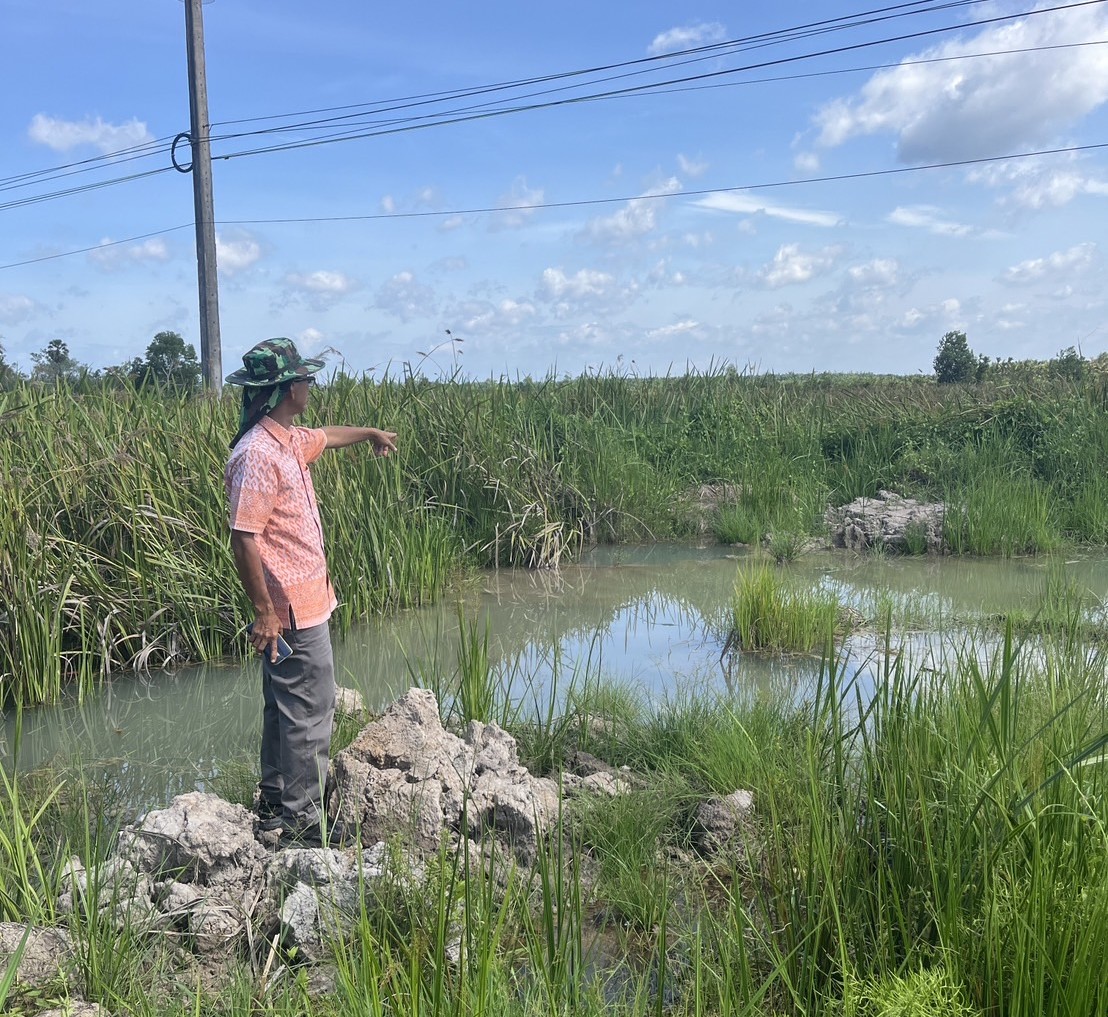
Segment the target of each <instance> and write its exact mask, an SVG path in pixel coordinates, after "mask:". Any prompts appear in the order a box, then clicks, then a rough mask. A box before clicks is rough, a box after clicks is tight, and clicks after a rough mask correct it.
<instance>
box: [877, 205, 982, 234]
mask: <svg viewBox="0 0 1108 1017" xmlns="http://www.w3.org/2000/svg"><path fill="white" fill-rule="evenodd" d="M886 218H887V219H888V221H889V222H891V223H892V224H893V225H894V226H907V227H909V228H910V229H920V230H927V231H928V232H929V233H937V234H939V235H940V236H946V237H964V236H966V235H968V234H969V233H972V232H973V229H972V228H971V227H969V226H967V225H965V224H964V223H959V222H953V221H951V220H949V219H946V218H944V217H943V212H942V209H940V208H936V207H935V206H934V205H902V206H898V207H897V208H894V209H893V210H892V211H891V212H890V213H889V214H888V216H886Z"/></svg>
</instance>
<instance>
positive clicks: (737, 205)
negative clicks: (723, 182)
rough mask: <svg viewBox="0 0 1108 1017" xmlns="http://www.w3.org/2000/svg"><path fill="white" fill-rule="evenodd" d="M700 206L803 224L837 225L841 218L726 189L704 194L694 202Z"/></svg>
mask: <svg viewBox="0 0 1108 1017" xmlns="http://www.w3.org/2000/svg"><path fill="white" fill-rule="evenodd" d="M695 204H696V205H698V206H699V207H700V208H709V209H712V210H713V211H716V212H732V213H734V214H736V215H768V216H771V217H772V218H774V219H784V220H785V222H795V223H800V224H801V225H803V226H824V227H827V226H837V225H838V224H839V223H840V222H842V218H841V217H840V216H838V215H836V214H835V213H833V212H817V211H813V210H810V209H805V208H791V207H790V206H788V205H777V204H775V203H774V202H772V201H767V200H766V199H764V198H760V197H756V196H755V195H753V194H751V193H750V192H749V191H726V192H723V191H721V192H717V193H715V194H708V195H705V196H704V197H703V198H700V199H699V200H698V201H696V202H695Z"/></svg>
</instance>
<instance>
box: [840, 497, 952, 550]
mask: <svg viewBox="0 0 1108 1017" xmlns="http://www.w3.org/2000/svg"><path fill="white" fill-rule="evenodd" d="M945 510H946V507H945V506H944V505H943V504H942V503H941V502H932V503H928V502H920V501H916V500H915V499H914V498H902V497H901V496H900V495H899V494H894V493H893V492H892V491H879V492H878V494H877V497H876V498H856V499H855V500H854V501H852V502H851V503H850V504H849V505H842V506H840V507H838V508H832V509H828V510H827V522H828V524H829V526H830V527H831V543H832V544H833V545H834V546H835V547H845V548H846V549H847V550H850V551H867V550H870V549H871V548H875V547H885V548H888V549H890V550H894V551H904V550H907V549H908V548H909V545H910V542H909V538H910V536H912V535H913V531H915V536H916V537H917V538H918V539H920V540H922V541H925V542H926V546H927V550H928V551H941V550H942V548H943V517H944V514H945Z"/></svg>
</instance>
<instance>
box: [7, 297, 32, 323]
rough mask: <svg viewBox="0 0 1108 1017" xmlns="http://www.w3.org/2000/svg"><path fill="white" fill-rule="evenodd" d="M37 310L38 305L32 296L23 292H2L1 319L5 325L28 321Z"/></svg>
mask: <svg viewBox="0 0 1108 1017" xmlns="http://www.w3.org/2000/svg"><path fill="white" fill-rule="evenodd" d="M36 310H37V305H36V304H35V302H34V301H33V300H32V299H31V298H30V297H25V296H23V295H22V294H21V293H6V294H0V321H2V322H4V324H5V325H17V324H18V323H19V322H21V321H26V320H27V319H28V318H29V317H31V315H32V314H34V313H35V311H36Z"/></svg>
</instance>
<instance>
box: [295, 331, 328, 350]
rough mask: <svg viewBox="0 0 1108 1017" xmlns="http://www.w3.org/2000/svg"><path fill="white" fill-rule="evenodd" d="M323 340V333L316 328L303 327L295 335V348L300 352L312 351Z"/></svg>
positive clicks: (317, 347)
mask: <svg viewBox="0 0 1108 1017" xmlns="http://www.w3.org/2000/svg"><path fill="white" fill-rule="evenodd" d="M322 342H323V333H322V332H320V330H319V329H318V328H310V327H309V328H305V329H303V330H302V331H300V332H298V333H297V335H296V348H297V349H298V350H300V352H301V353H314V352H315V351H316V350H317V349H319V347H320V345H321V344H322Z"/></svg>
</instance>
